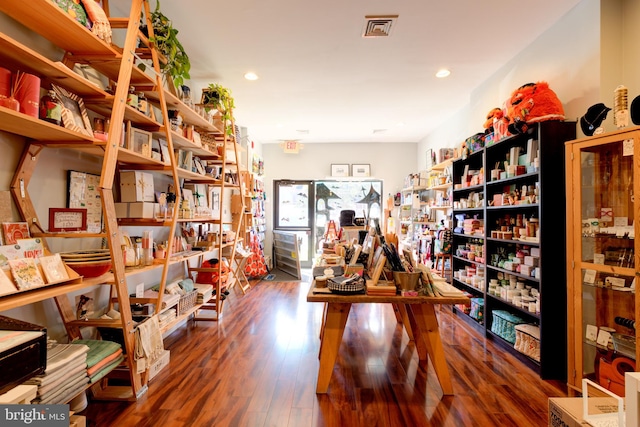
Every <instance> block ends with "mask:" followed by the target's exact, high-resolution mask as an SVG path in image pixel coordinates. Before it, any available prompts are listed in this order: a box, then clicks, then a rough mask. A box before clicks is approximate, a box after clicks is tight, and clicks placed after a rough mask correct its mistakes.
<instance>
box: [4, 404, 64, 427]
mask: <svg viewBox="0 0 640 427" xmlns="http://www.w3.org/2000/svg"><path fill="white" fill-rule="evenodd" d="M0 425H1V426H3V427H4V426H6V427H12V426H36V427H69V405H0Z"/></svg>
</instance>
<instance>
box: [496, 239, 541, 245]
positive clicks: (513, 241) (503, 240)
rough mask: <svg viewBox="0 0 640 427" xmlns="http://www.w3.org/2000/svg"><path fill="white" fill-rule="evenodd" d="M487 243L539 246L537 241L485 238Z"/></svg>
mask: <svg viewBox="0 0 640 427" xmlns="http://www.w3.org/2000/svg"><path fill="white" fill-rule="evenodd" d="M487 241H489V242H497V243H511V244H521V245H529V246H540V241H539V240H535V241H533V240H521V239H496V238H495V237H487Z"/></svg>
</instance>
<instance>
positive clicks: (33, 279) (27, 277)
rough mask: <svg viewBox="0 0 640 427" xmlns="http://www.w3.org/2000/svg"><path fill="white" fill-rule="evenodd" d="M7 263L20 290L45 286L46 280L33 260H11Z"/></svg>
mask: <svg viewBox="0 0 640 427" xmlns="http://www.w3.org/2000/svg"><path fill="white" fill-rule="evenodd" d="M7 262H8V263H9V267H10V268H11V273H12V274H13V280H14V281H15V282H16V286H18V289H20V290H25V289H31V288H37V287H38V286H43V285H44V279H43V278H42V275H41V274H40V270H39V269H38V266H37V265H36V261H35V260H34V259H33V258H20V259H10V260H9V261H7Z"/></svg>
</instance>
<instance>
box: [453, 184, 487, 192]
mask: <svg viewBox="0 0 640 427" xmlns="http://www.w3.org/2000/svg"><path fill="white" fill-rule="evenodd" d="M458 185H461V184H456V185H454V186H453V192H454V193H468V192H471V191H474V190H479V191H484V184H478V185H469V186H468V187H456V186H458Z"/></svg>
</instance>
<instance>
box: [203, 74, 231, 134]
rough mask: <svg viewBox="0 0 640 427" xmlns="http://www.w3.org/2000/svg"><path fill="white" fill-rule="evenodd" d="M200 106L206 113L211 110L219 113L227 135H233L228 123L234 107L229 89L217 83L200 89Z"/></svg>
mask: <svg viewBox="0 0 640 427" xmlns="http://www.w3.org/2000/svg"><path fill="white" fill-rule="evenodd" d="M202 105H203V106H204V108H205V110H206V111H207V112H209V111H211V110H218V111H220V114H221V117H222V122H223V123H224V124H225V127H226V132H227V134H228V135H231V134H233V129H231V123H230V121H231V111H232V110H233V108H234V107H235V102H234V100H233V97H232V96H231V91H230V90H229V89H227V88H226V87H224V86H222V85H221V84H219V83H209V86H207V87H206V88H204V89H202Z"/></svg>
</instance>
